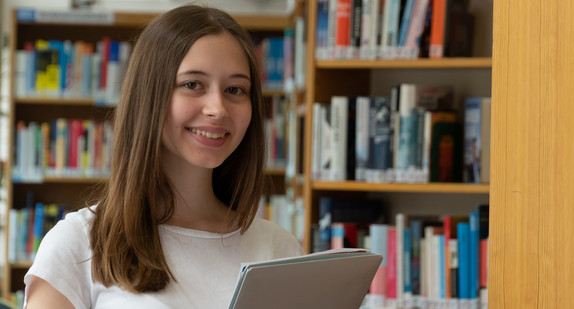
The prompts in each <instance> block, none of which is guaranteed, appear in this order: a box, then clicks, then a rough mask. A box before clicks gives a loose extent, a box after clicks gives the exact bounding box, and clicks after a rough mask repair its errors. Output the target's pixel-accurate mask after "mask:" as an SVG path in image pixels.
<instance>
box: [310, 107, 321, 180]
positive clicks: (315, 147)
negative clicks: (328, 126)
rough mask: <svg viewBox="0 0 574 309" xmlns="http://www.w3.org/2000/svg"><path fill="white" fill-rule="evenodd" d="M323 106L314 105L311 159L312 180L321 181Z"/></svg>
mask: <svg viewBox="0 0 574 309" xmlns="http://www.w3.org/2000/svg"><path fill="white" fill-rule="evenodd" d="M322 109H323V107H322V104H321V103H318V102H315V103H314V104H313V143H312V149H311V152H312V158H311V179H314V180H319V179H321V151H322V149H321V139H322V138H324V136H323V132H322V130H321V128H322V120H321V110H322Z"/></svg>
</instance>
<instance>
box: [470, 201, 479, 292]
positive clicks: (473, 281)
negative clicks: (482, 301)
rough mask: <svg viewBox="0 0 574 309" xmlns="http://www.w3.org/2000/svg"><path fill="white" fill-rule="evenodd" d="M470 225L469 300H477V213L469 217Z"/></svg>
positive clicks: (472, 213) (474, 212)
mask: <svg viewBox="0 0 574 309" xmlns="http://www.w3.org/2000/svg"><path fill="white" fill-rule="evenodd" d="M469 223H470V233H469V236H470V242H469V247H470V250H469V253H470V259H469V261H470V265H469V266H470V276H469V278H470V298H471V299H476V298H478V288H479V287H478V280H479V279H478V270H479V265H478V259H479V252H478V250H479V248H480V247H479V234H478V224H479V223H478V213H477V212H476V211H473V212H471V213H470V216H469Z"/></svg>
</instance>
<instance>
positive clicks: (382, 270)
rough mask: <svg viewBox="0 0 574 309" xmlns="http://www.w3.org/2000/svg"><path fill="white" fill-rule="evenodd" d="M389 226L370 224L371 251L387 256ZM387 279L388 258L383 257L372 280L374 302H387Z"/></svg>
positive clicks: (371, 288)
mask: <svg viewBox="0 0 574 309" xmlns="http://www.w3.org/2000/svg"><path fill="white" fill-rule="evenodd" d="M388 228H389V226H388V225H387V224H381V223H374V224H371V225H370V226H369V229H370V237H371V251H372V252H373V253H378V254H380V255H382V256H383V257H385V256H387V237H388V235H387V234H388V232H387V230H388ZM386 280H387V259H383V260H382V261H381V264H380V265H379V268H378V269H377V272H376V273H375V277H374V278H373V281H372V282H371V286H370V289H369V295H371V299H373V303H374V304H378V305H381V306H382V304H384V302H385V295H386V283H387V282H386Z"/></svg>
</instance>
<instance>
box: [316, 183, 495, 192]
mask: <svg viewBox="0 0 574 309" xmlns="http://www.w3.org/2000/svg"><path fill="white" fill-rule="evenodd" d="M311 186H312V188H313V190H324V191H363V192H411V193H460V194H488V193H489V188H490V186H489V185H488V184H469V183H420V184H418V183H416V184H415V183H365V182H356V181H342V182H331V181H315V182H313V183H312V185H311Z"/></svg>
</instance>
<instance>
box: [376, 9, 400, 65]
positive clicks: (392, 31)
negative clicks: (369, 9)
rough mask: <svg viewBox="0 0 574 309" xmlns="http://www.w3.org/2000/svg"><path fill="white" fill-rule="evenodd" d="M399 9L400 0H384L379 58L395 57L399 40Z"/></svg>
mask: <svg viewBox="0 0 574 309" xmlns="http://www.w3.org/2000/svg"><path fill="white" fill-rule="evenodd" d="M400 9H401V0H386V1H385V6H384V10H383V14H384V15H383V16H384V17H383V24H382V38H381V48H380V49H379V58H382V59H393V58H395V57H396V50H397V45H398V42H399V15H400Z"/></svg>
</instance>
